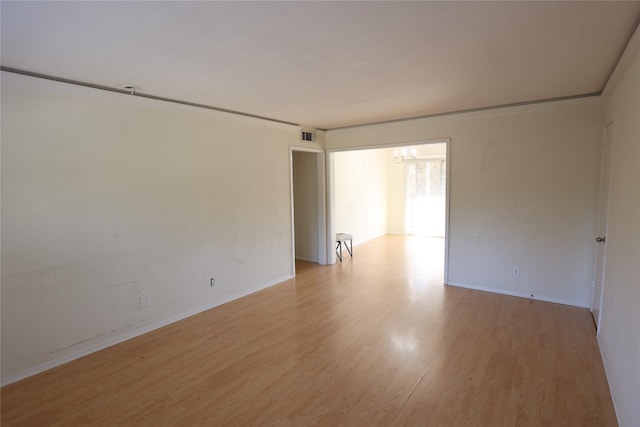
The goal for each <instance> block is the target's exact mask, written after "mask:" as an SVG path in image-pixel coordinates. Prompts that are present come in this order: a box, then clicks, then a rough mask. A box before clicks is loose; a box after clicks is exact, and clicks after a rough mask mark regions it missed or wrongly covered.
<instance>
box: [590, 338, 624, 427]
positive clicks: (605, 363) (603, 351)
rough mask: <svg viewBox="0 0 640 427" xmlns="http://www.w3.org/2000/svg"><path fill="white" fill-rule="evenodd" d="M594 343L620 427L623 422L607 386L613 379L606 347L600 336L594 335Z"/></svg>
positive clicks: (612, 394) (613, 396)
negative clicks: (596, 345) (610, 379)
mask: <svg viewBox="0 0 640 427" xmlns="http://www.w3.org/2000/svg"><path fill="white" fill-rule="evenodd" d="M596 341H597V343H598V349H599V350H600V357H601V358H602V365H603V366H604V379H605V381H606V382H607V386H608V387H609V391H610V393H609V396H610V397H611V402H613V410H614V412H615V413H616V417H617V418H618V423H619V424H620V426H622V425H623V421H624V420H621V419H620V411H618V406H617V405H616V399H615V395H614V393H612V392H611V384H609V378H613V374H612V372H611V368H610V366H611V365H610V363H609V360H610V359H609V351H608V350H607V346H606V344H605V343H604V341H603V340H602V339H601V338H600V334H597V335H596Z"/></svg>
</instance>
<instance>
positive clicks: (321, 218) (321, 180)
mask: <svg viewBox="0 0 640 427" xmlns="http://www.w3.org/2000/svg"><path fill="white" fill-rule="evenodd" d="M294 151H304V152H307V153H313V154H315V157H316V165H317V171H318V172H317V176H316V181H317V198H318V233H317V236H316V238H317V244H318V263H319V264H321V265H324V264H327V252H328V251H327V240H326V238H325V237H326V234H327V232H326V228H327V226H326V224H327V197H326V177H325V170H326V166H325V155H324V150H323V149H321V148H312V147H302V146H299V145H290V146H289V195H290V197H289V204H290V207H291V213H290V215H291V274H292V275H293V276H295V275H296V235H295V233H296V225H295V215H294V193H293V152H294Z"/></svg>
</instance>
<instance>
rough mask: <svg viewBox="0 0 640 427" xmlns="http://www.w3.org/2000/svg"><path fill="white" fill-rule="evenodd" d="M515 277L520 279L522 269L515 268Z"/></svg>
mask: <svg viewBox="0 0 640 427" xmlns="http://www.w3.org/2000/svg"><path fill="white" fill-rule="evenodd" d="M513 277H520V268H519V267H513Z"/></svg>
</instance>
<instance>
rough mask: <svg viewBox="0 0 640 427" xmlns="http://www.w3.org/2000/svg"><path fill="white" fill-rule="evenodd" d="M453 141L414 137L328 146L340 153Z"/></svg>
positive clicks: (330, 149) (329, 150)
mask: <svg viewBox="0 0 640 427" xmlns="http://www.w3.org/2000/svg"><path fill="white" fill-rule="evenodd" d="M449 142H451V138H448V137H447V138H434V139H417V140H415V139H412V140H410V141H398V142H389V143H386V144H374V145H358V146H357V147H334V148H327V152H328V153H339V152H341V151H358V150H379V149H382V148H399V147H410V146H413V145H430V144H446V143H449Z"/></svg>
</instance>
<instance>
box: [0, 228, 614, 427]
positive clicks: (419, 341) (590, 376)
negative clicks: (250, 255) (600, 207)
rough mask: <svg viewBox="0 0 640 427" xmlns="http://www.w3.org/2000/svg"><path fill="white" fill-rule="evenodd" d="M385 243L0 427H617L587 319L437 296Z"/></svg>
mask: <svg viewBox="0 0 640 427" xmlns="http://www.w3.org/2000/svg"><path fill="white" fill-rule="evenodd" d="M442 252H443V251H442V240H438V239H427V238H421V237H402V236H383V237H381V238H378V239H375V240H373V241H370V242H368V243H366V244H363V245H360V246H357V247H356V248H355V254H354V258H353V259H352V258H349V256H348V254H347V256H346V257H345V258H344V262H343V263H342V264H337V265H333V266H318V265H315V264H310V263H304V262H300V263H298V264H297V277H296V278H295V279H293V280H290V281H287V282H284V283H281V284H279V285H276V286H273V287H271V288H269V289H266V290H264V291H261V292H258V293H256V294H253V295H250V296H248V297H245V298H242V299H240V300H236V301H233V302H231V303H228V304H225V305H223V306H220V307H217V308H215V309H212V310H209V311H207V312H204V313H201V314H199V315H196V316H193V317H191V318H188V319H186V320H183V321H180V322H178V323H175V324H172V325H169V326H167V327H164V328H162V329H159V330H156V331H153V332H151V333H148V334H146V335H144V336H141V337H138V338H135V339H132V340H130V341H127V342H124V343H122V344H119V345H116V346H113V347H110V348H108V349H105V350H103V351H100V352H98V353H94V354H92V355H89V356H87V357H84V358H82V359H79V360H76V361H73V362H71V363H68V364H66V365H63V366H60V367H58V368H55V369H52V370H50V371H47V372H45V373H42V374H39V375H37V376H34V377H31V378H28V379H26V380H23V381H21V382H18V383H15V384H12V385H9V386H6V387H4V388H2V390H1V395H2V410H1V414H2V425H3V426H30V427H34V426H200V425H202V426H581V427H582V426H615V425H617V422H616V417H615V413H614V410H613V405H612V402H611V397H610V394H609V390H608V387H607V383H606V379H605V375H604V369H603V366H602V362H601V359H600V354H599V351H598V347H597V344H596V340H595V330H594V326H593V321H592V319H591V316H590V313H589V312H588V311H587V310H585V309H580V308H574V307H569V306H564V305H558V304H551V303H545V302H539V301H530V300H527V299H522V298H515V297H509V296H503V295H496V294H490V293H483V292H478V291H473V290H468V289H461V288H454V287H448V286H443V285H442V261H443V260H442Z"/></svg>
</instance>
